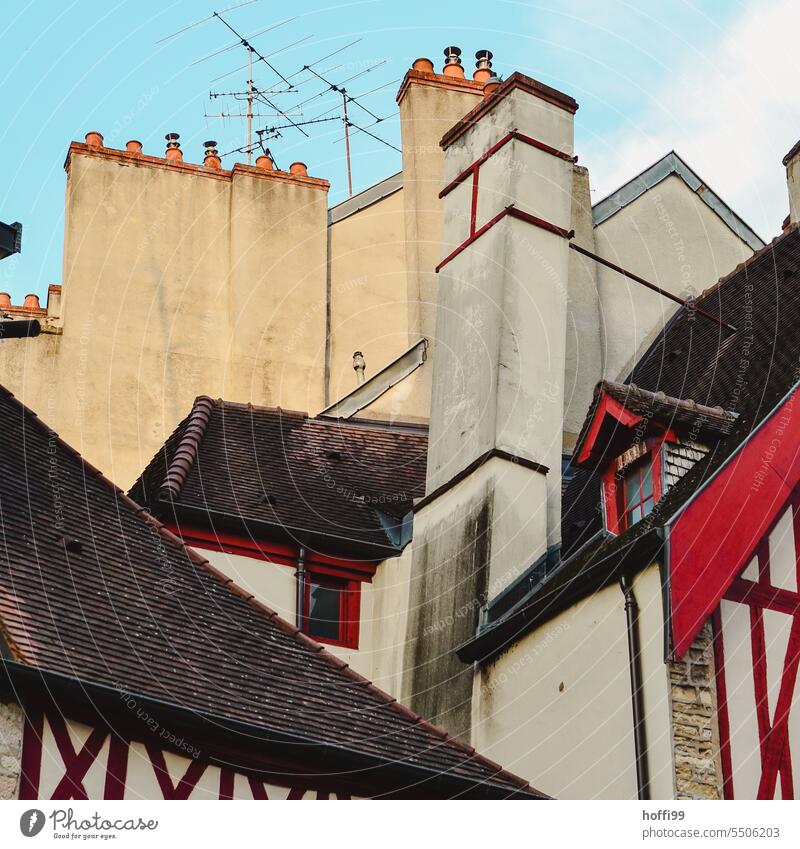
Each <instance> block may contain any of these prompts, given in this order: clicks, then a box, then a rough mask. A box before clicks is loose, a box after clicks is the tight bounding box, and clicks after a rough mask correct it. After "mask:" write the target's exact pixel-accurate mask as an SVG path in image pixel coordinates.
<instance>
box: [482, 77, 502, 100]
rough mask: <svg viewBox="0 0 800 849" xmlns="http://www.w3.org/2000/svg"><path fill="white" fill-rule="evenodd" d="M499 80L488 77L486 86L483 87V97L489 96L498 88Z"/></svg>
mask: <svg viewBox="0 0 800 849" xmlns="http://www.w3.org/2000/svg"><path fill="white" fill-rule="evenodd" d="M501 82H502V81H501V79H500V78H499V77H490V78H489V79H488V80H487V81H486V85H485V86H484V87H483V96H484V97H489V95H490V94H493V93H494V92H495V91H497V89H498V88H500V83H501Z"/></svg>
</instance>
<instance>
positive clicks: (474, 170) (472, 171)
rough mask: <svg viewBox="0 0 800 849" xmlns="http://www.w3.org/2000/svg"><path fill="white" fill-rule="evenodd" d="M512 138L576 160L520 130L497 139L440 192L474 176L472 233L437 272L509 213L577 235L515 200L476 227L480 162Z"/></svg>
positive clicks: (557, 232)
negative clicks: (524, 210) (519, 207)
mask: <svg viewBox="0 0 800 849" xmlns="http://www.w3.org/2000/svg"><path fill="white" fill-rule="evenodd" d="M511 141H519V142H522V143H523V144H526V145H528V146H529V147H533V148H536V150H541V151H542V152H543V153H547V154H549V155H550V156H556V157H558V158H559V159H564V160H566V161H567V162H577V161H578V157H577V156H570V154H568V153H564V151H563V150H557V149H556V148H554V147H551V146H550V145H549V144H545V142H543V141H539V139H535V138H532V137H531V136H527V135H525V134H524V133H520V132H519V131H518V130H511V132H509V133H507V134H506V135H505V136H503V138H501V139H500V141H498V142H495V144H493V145H492V146H491V147H490V148H489V150H487V151H486V153H484V154H482V155H481V156H480V157H478V159H476V160H475V161H474V162H473V163H472V164H471V165H470V166H468V167H467V168H465V169H464V170H463V171H462V172H461V173H460V174H459V175H458V176H457V177H456V178H455V179H454V180H453V181H452V182H450V183H448V184H447V185H446V186H445V187H444V188H443V189H442V191H441V192H439V197H440V198H444V197H446V196H447V195H448V194H450V192H452V191H453V189H455V188H456V187H458V186H460V185H461V184H462V183H463V182H464V181H465V180H467V179H468V178H469V177H472V198H471V204H470V214H469V236H468V237H467V238H466V240H465V241H464V242H462V243H461V244H460V245H459V246H458V247H457V248H456V249H455V250H454V251H452V252H451V253H450V254H448V255H447V256H446V257H445V258H444V259H443V260H442V261H441V262H440V263H439V264H438V265H437V266H436V273H437V274H438V273H439V271H440V270H441V269H442V268H444V266H445V265H447V263H449V262H450V261H451V260H453V259H455V258H456V257H457V256H458V255H459V254H460V253H461V252H462V251H463V250H465V249H466V248H468V247H469V246H470V245H471V244H472V243H473V242H474V241H476V240H477V239H479V238H480V237H481V236H482V235H483V234H484V233H487V232H488V231H489V230H491V229H492V227H494V225H495V224H497V223H498V222H500V221H502V220H503V219H504V218H505V217H506V216H510V217H511V218H516V219H518V220H520V221H525V222H527V223H528V224H532V225H533V226H534V227H539V228H541V229H542V230H547V231H548V232H550V233H554V234H555V235H557V236H561V237H562V238H564V239H571V238H572V237H573V235H574V232H573V231H572V230H565V229H564V228H563V227H557V226H556V225H555V224H551V223H550V222H549V221H545V220H544V219H543V218H538V217H537V216H535V215H531V214H530V213H528V212H523V211H522V210H521V209H517V208H516V207H515V206H514V205H513V204H510V205H509V206H506V207H505V208H504V209H502V210H501V211H500V212H498V213H497V215H495V216H494V217H493V218H490V219H489V221H487V222H486V223H485V224H484V225H482V226H481V227H477V216H478V181H479V177H478V175H479V173H480V169H481V165H483V164H484V163H485V162H486V161H487V160H488V159H490V158H491V157H492V156H494V155H495V154H496V153H497V152H498V151H499V150H502V149H503V148H504V147H505V146H506V145H507V144H508V143H509V142H511Z"/></svg>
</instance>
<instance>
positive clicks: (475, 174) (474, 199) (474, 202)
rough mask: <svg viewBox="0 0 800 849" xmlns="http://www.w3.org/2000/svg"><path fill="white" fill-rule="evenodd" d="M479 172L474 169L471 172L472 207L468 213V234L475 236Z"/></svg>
mask: <svg viewBox="0 0 800 849" xmlns="http://www.w3.org/2000/svg"><path fill="white" fill-rule="evenodd" d="M479 174H480V171H479V170H478V169H477V168H476V169H475V170H474V171H473V172H472V205H471V207H470V213H469V234H470V236H474V235H475V226H476V220H477V218H478V175H479Z"/></svg>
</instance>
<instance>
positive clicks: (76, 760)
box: [47, 714, 108, 799]
mask: <svg viewBox="0 0 800 849" xmlns="http://www.w3.org/2000/svg"><path fill="white" fill-rule="evenodd" d="M47 722H48V725H49V726H50V731H51V732H52V734H53V739H54V740H55V741H56V746H57V747H58V751H59V754H60V755H61V759H62V760H63V761H64V769H65V771H64V775H63V777H62V778H61V780H60V781H59V782H58V784H57V785H56V789H55V790H54V791H53V795H52V796H51V797H50V798H51V799H88V796H87V794H86V788H85V787H84V786H83V779H84V778H85V777H86V773H87V772H88V771H89V769H90V767H91V766H92V764H93V763H94V762H95V761H96V760H97V756H98V754H99V753H100V749H102V747H103V743H105V741H106V738H107V737H108V731H107V729H105V728H94V729H92V731H91V733H90V734H89V737H88V738H87V740H86V742H85V743H84V744H83V746H82V747H81V750H80V752H76V751H75V749H74V748H73V745H72V740H71V739H70V736H69V731H68V730H67V726H66V723H65V722H64V718H63V717H62V716H61V715H60V714H50V715H48V717H47Z"/></svg>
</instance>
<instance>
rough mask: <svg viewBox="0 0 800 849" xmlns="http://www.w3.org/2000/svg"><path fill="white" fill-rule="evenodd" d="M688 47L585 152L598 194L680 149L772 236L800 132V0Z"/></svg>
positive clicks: (773, 5) (769, 8) (757, 11)
mask: <svg viewBox="0 0 800 849" xmlns="http://www.w3.org/2000/svg"><path fill="white" fill-rule="evenodd" d="M758 6H759V8H750V9H748V10H747V11H745V12H744V13H743V14H742V16H740V17H739V18H738V19H736V20H735V21H734V22H733V23H732V24H731V25H730V26H729V28H728V30H727V31H726V32H725V33H724V34H723V37H722V39H721V41H720V42H718V43H716V44H709V45H708V48H709V49H708V52H707V53H705V54H704V55H702V56H697V55H696V56H694V57H692V58H689V59H688V60H687V58H686V57H685V56H684V58H683V64H682V66H681V67H679V68H676V69H675V71H674V73H673V74H671V76H670V77H669V79H666V80H662V83H661V84H660V87H659V88H658V90H657V91H656V92H655V93H654V95H653V97H652V98H651V99H650V102H649V103H648V104H647V105H646V106H645V108H644V109H643V110H642V112H641V113H640V114H639V115H637V116H635V118H634V119H632V120H631V121H630V122H629V123H628V124H627V125H621V126H620V127H619V129H618V130H617V131H615V132H614V133H612V134H611V136H610V137H609V136H606V137H605V138H604V139H593V140H591V141H590V142H589V144H588V146H587V147H586V148H585V149H584V151H582V153H583V155H582V157H581V159H582V161H584V163H585V164H587V165H588V166H589V168H590V170H591V175H592V183H593V186H594V187H595V188H596V191H595V192H594V198H595V200H599V199H600V198H601V197H603V196H604V195H606V194H608V193H609V192H610V191H613V190H614V189H615V188H617V187H618V186H619V185H621V184H622V183H624V182H626V181H627V180H628V179H630V178H631V177H632V176H633V175H635V174H637V173H638V172H639V171H641V170H642V169H643V168H645V167H647V166H648V165H650V164H651V163H652V162H654V161H655V160H657V159H659V158H660V157H661V156H663V155H664V154H665V153H666V152H667V151H669V150H671V149H675V150H676V151H677V152H678V153H679V154H680V155H681V156H682V157H683V158H684V159H685V160H686V161H687V162H688V163H689V165H690V166H691V167H692V168H693V169H695V170H696V171H697V173H698V174H699V175H700V176H701V177H702V178H703V179H704V180H706V181H707V182H708V184H709V185H710V186H711V187H712V188H713V189H714V190H715V191H716V192H717V193H718V194H719V195H720V196H721V197H722V198H723V200H725V201H726V202H727V203H728V204H730V205H731V206H732V207H733V209H734V210H736V212H738V213H739V214H740V215H741V216H742V217H743V218H744V219H745V220H746V221H747V222H748V223H749V224H750V225H751V226H752V227H754V228H755V229H756V231H757V232H758V233H759V234H760V235H761V236H762V237H764V238H766V239H769V238H771V237H772V236H773V235H775V233H777V232H778V231H779V229H780V224H781V221H782V220H783V218H784V217H785V215H786V214H787V212H788V199H787V195H786V180H785V171H784V169H783V166H782V165H781V159H782V157H783V156H784V154H785V153H786V152H787V151H788V150H789V148H790V147H791V146H792V145H793V144H794V142H795V141H797V139H798V138H800V96H799V95H798V92H799V91H800V85H798V84H799V83H800V5H799V4H797V0H776V2H770V3H759V4H758Z"/></svg>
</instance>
